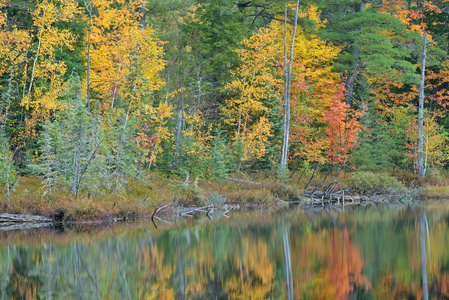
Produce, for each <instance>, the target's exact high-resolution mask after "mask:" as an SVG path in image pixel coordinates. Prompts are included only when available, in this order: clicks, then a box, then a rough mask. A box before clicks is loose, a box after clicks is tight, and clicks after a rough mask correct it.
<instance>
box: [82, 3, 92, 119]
mask: <svg viewBox="0 0 449 300" xmlns="http://www.w3.org/2000/svg"><path fill="white" fill-rule="evenodd" d="M84 7H86V10H87V12H88V13H89V30H88V33H87V83H86V84H87V110H88V111H89V112H90V35H91V32H92V4H89V6H88V5H87V4H86V2H84Z"/></svg>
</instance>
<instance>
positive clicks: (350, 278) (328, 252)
mask: <svg viewBox="0 0 449 300" xmlns="http://www.w3.org/2000/svg"><path fill="white" fill-rule="evenodd" d="M348 235H349V233H348V231H346V230H345V231H333V232H328V231H327V230H323V231H319V232H313V233H310V235H307V236H301V237H299V236H298V237H299V239H298V238H296V239H295V238H294V239H293V243H294V244H293V243H292V244H293V246H292V248H293V249H297V251H295V252H294V253H293V254H292V263H293V268H294V269H295V268H296V270H297V271H299V272H300V274H299V276H295V278H294V279H295V283H294V286H295V287H297V288H295V290H296V293H295V297H296V298H301V297H305V298H313V299H348V298H349V296H350V294H351V292H353V290H354V287H355V286H364V287H365V288H366V289H369V288H370V287H371V284H370V282H369V281H368V279H367V277H366V276H364V275H362V268H363V263H362V260H361V256H360V251H359V247H358V246H356V245H354V244H353V243H352V241H351V240H349V237H348ZM323 262H327V263H324V264H323ZM313 270H315V272H314V271H313Z"/></svg>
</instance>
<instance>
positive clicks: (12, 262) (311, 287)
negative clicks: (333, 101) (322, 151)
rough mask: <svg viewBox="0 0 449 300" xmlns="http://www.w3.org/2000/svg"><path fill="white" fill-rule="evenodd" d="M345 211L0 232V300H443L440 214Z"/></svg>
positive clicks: (448, 267)
mask: <svg viewBox="0 0 449 300" xmlns="http://www.w3.org/2000/svg"><path fill="white" fill-rule="evenodd" d="M347 209H348V208H347ZM349 209H350V211H346V212H345V213H342V212H338V211H336V210H327V211H325V210H314V211H312V210H310V211H302V210H297V211H293V212H281V213H279V214H277V215H275V216H272V217H267V216H257V215H245V216H242V217H241V218H240V217H234V219H233V220H222V221H208V220H197V221H196V222H194V223H191V224H185V223H176V224H175V225H162V224H158V226H159V228H158V229H157V230H156V229H155V228H154V227H150V226H151V223H149V222H146V223H143V224H142V223H140V224H134V225H130V224H119V225H118V226H114V227H111V228H107V229H106V230H105V229H102V230H98V229H92V230H89V231H79V230H72V229H69V230H65V232H63V233H58V232H56V231H51V230H49V229H42V230H29V231H26V232H9V233H1V234H0V296H1V299H60V298H69V299H211V298H213V299H265V298H270V299H393V298H395V299H396V298H410V299H423V298H424V299H428V298H435V297H436V298H442V297H449V250H447V249H448V248H447V247H446V246H447V245H448V240H449V228H448V220H449V214H448V213H446V212H443V211H444V210H442V209H438V210H426V211H424V210H421V209H412V208H410V207H409V208H405V207H400V208H397V209H387V208H375V207H364V208H359V209H351V208H349ZM164 226H166V227H164Z"/></svg>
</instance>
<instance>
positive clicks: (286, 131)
mask: <svg viewBox="0 0 449 300" xmlns="http://www.w3.org/2000/svg"><path fill="white" fill-rule="evenodd" d="M287 1H288V0H285V16H284V114H283V127H282V148H281V169H282V170H286V169H287V168H288V166H287V156H288V139H289V135H290V83H291V79H292V63H293V52H294V49H293V48H294V46H295V36H296V28H297V25H298V10H299V0H297V1H296V10H295V24H294V26H293V34H292V42H291V47H290V61H289V64H288V69H287V10H288V6H287Z"/></svg>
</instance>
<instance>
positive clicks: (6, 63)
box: [0, 0, 449, 198]
mask: <svg viewBox="0 0 449 300" xmlns="http://www.w3.org/2000/svg"><path fill="white" fill-rule="evenodd" d="M0 7H1V14H0V28H1V30H0V95H1V97H0V185H1V186H2V189H3V188H5V189H6V191H7V193H8V195H9V192H10V189H11V188H13V186H14V184H15V182H16V180H17V178H18V176H19V175H27V174H28V175H31V174H37V175H38V176H41V177H43V178H44V183H43V184H44V186H45V193H52V192H53V191H54V190H55V189H56V188H57V187H60V186H64V187H68V188H69V189H70V190H71V192H72V193H73V194H74V195H75V198H76V196H77V195H78V193H79V192H80V190H82V189H87V190H88V191H89V192H92V193H100V192H101V191H103V192H104V191H117V189H120V188H121V187H122V186H123V185H125V184H126V178H127V177H129V176H140V175H141V174H142V172H143V171H145V170H148V169H150V170H156V171H158V172H161V173H165V174H167V175H171V174H178V175H182V176H185V175H186V174H187V176H189V174H190V175H191V176H198V177H203V178H208V177H215V178H223V177H225V176H227V175H228V174H230V173H234V172H247V173H253V172H262V171H266V170H273V169H281V171H282V169H283V168H284V167H286V168H288V169H287V170H290V171H297V170H304V169H310V168H311V166H316V167H318V166H323V167H335V168H338V169H340V170H341V171H342V172H351V171H352V170H355V169H357V170H360V171H389V170H398V169H399V170H403V171H405V172H409V173H416V172H423V173H424V174H422V175H423V176H424V175H425V174H426V173H431V172H434V171H438V170H444V169H447V167H448V162H449V157H448V134H447V132H448V129H449V119H448V115H447V103H448V99H449V98H448V96H449V94H448V91H447V88H448V81H449V76H448V75H449V73H448V72H449V60H448V45H449V35H448V33H449V22H448V17H449V2H448V1H445V0H435V1H414V0H372V1H363V0H338V1H337V0H328V1H321V0H313V1H303V0H298V1H293V0H290V1H287V0H285V1H280V0H255V1H251V0H237V1H235V0H232V1H231V0H170V1H169V0H167V1H160V0H148V1H141V0H126V1H123V0H118V1H112V0H91V1H75V0H25V1H15V0H0ZM423 37H424V39H423ZM424 45H426V47H427V48H426V52H423V46H424ZM423 54H424V55H425V58H426V60H424V62H425V64H424V66H425V69H423V64H422V61H423ZM422 70H423V71H425V72H423V74H421V73H422V72H421V71H422ZM420 81H422V82H423V83H424V85H423V86H420ZM420 91H422V92H423V98H422V100H423V109H422V110H421V111H422V120H423V126H422V133H421V134H419V133H420V132H419V130H418V128H419V126H418V123H419V100H420ZM286 122H288V126H286ZM419 136H421V137H422V140H421V146H422V150H420V148H419ZM284 149H285V150H284ZM419 154H422V157H423V159H422V161H423V168H424V169H423V170H421V171H420V170H419ZM282 155H284V156H285V157H286V158H285V159H286V163H284V164H283V161H282V159H281V156H282ZM283 171H285V170H283ZM281 173H282V172H279V174H281Z"/></svg>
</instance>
